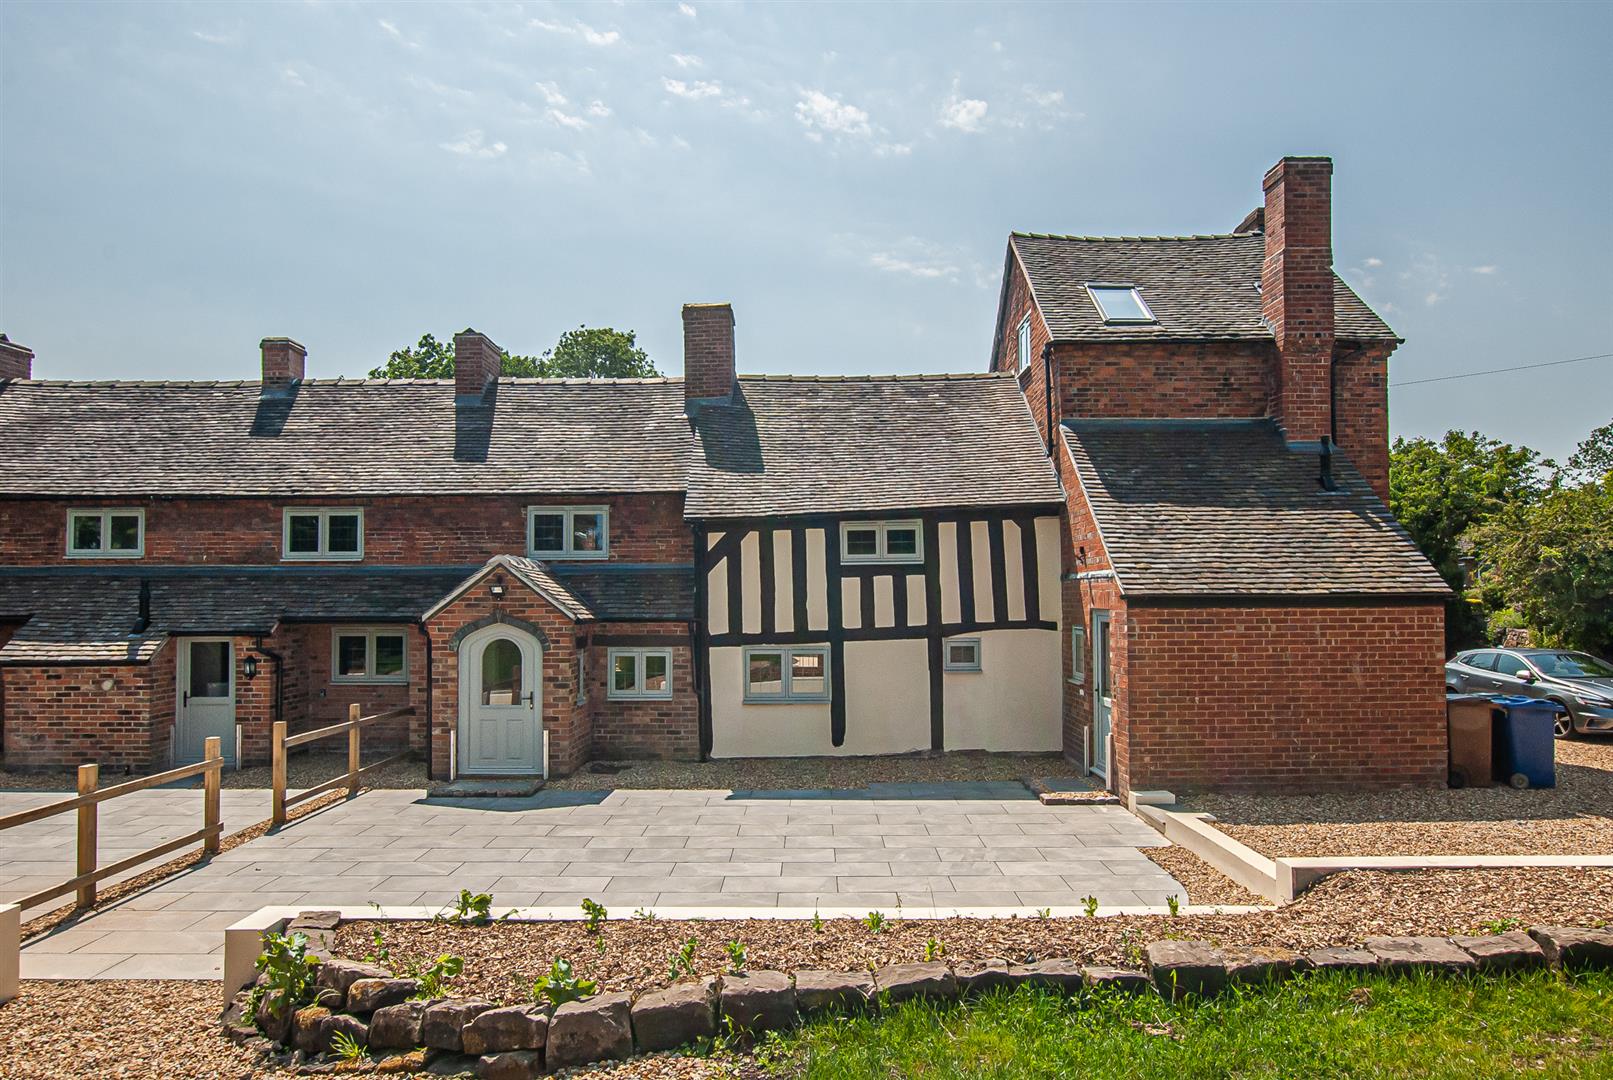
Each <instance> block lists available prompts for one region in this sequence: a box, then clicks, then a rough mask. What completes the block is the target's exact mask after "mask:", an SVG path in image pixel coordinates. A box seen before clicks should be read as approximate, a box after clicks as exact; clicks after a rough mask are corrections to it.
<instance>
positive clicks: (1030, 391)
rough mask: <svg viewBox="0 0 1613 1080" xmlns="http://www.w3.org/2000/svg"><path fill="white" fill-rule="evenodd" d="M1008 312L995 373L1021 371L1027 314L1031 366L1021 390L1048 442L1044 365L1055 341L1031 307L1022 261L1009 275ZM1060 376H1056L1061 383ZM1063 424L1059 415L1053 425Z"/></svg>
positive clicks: (1011, 265)
mask: <svg viewBox="0 0 1613 1080" xmlns="http://www.w3.org/2000/svg"><path fill="white" fill-rule="evenodd" d="M1004 305H1005V306H1004V310H1005V311H1006V312H1007V313H1008V314H1007V318H1006V319H1005V320H1004V322H1003V325H1002V340H1001V341H999V342H998V343H997V352H996V355H994V356H993V357H992V358H991V370H993V371H1006V372H1008V373H1009V374H1013V373H1014V372H1016V371H1018V369H1019V324H1020V323H1021V322H1023V321H1024V319H1025V316H1026V314H1029V315H1030V316H1031V363H1030V367H1028V368H1026V370H1025V371H1024V372H1022V373H1021V374H1020V376H1019V386H1020V389H1021V390H1023V391H1024V392H1025V401H1026V403H1027V404H1028V405H1029V407H1030V410H1031V415H1032V416H1034V417H1035V418H1036V427H1037V430H1039V431H1040V432H1041V433H1042V438H1043V439H1044V440H1045V439H1046V438H1047V380H1046V379H1045V378H1044V374H1045V372H1044V365H1043V363H1042V349H1043V348H1044V347H1045V346H1046V345H1047V343H1048V341H1049V340H1050V338H1051V335H1049V333H1048V331H1047V324H1046V323H1045V322H1043V321H1042V313H1041V312H1040V311H1038V310H1036V308H1035V306H1034V305H1033V304H1032V303H1031V293H1030V288H1029V286H1028V285H1027V283H1026V281H1025V273H1024V271H1023V270H1022V269H1021V267H1020V265H1019V261H1018V260H1017V259H1016V260H1012V261H1010V263H1009V271H1008V295H1007V297H1006V299H1005V301H1004ZM1057 378H1058V376H1057V374H1055V376H1054V380H1055V383H1056V382H1057ZM1058 421H1059V418H1058V415H1057V414H1056V413H1055V415H1054V417H1053V423H1055V424H1057V423H1058Z"/></svg>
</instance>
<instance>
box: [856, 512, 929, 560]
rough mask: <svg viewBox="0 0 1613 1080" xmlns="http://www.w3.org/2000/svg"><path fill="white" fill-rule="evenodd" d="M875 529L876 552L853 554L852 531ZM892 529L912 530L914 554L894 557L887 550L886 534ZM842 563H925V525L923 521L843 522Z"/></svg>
mask: <svg viewBox="0 0 1613 1080" xmlns="http://www.w3.org/2000/svg"><path fill="white" fill-rule="evenodd" d="M853 529H873V530H874V531H875V533H876V534H877V535H876V540H875V546H876V550H875V552H874V554H872V555H853V554H852V553H851V530H853ZM890 529H912V530H913V536H914V544H913V554H911V555H892V554H890V552H889V551H888V550H887V545H886V541H885V534H886V532H887V531H888V530H890ZM840 561H841V562H843V563H920V562H923V561H924V523H923V522H922V521H907V520H901V521H842V522H841V523H840Z"/></svg>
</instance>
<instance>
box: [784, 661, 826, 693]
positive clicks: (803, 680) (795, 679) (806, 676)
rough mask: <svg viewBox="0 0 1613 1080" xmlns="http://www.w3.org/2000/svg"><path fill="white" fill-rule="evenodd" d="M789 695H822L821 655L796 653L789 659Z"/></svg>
mask: <svg viewBox="0 0 1613 1080" xmlns="http://www.w3.org/2000/svg"><path fill="white" fill-rule="evenodd" d="M790 693H792V694H821V693H823V654H822V653H796V654H794V655H793V656H791V657H790Z"/></svg>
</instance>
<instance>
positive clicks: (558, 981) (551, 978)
mask: <svg viewBox="0 0 1613 1080" xmlns="http://www.w3.org/2000/svg"><path fill="white" fill-rule="evenodd" d="M598 989H599V983H597V982H595V981H594V980H593V979H581V978H578V977H577V973H576V972H575V971H573V970H572V968H571V961H570V960H567V959H564V958H563V957H560V958H556V960H555V962H554V963H553V964H552V965H551V966H550V967H549V974H547V975H545V976H544V977H543V978H541V979H539V980H538V981H537V982H535V983H533V984H532V998H533V1000H534V1001H539V1002H543V1001H547V1002H548V1003H549V1004H551V1005H557V1006H558V1005H564V1004H565V1003H566V1002H568V1001H581V1000H582V999H583V998H585V997H589V996H591V995H592V994H593V993H594V992H595V991H596V990H598Z"/></svg>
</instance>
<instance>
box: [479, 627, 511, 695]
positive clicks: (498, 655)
mask: <svg viewBox="0 0 1613 1080" xmlns="http://www.w3.org/2000/svg"><path fill="white" fill-rule="evenodd" d="M520 698H521V648H520V646H518V645H517V644H516V643H515V642H513V641H511V640H510V639H509V638H499V639H498V640H497V641H492V642H489V643H488V645H487V648H485V649H483V650H482V704H483V705H517V704H520Z"/></svg>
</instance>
